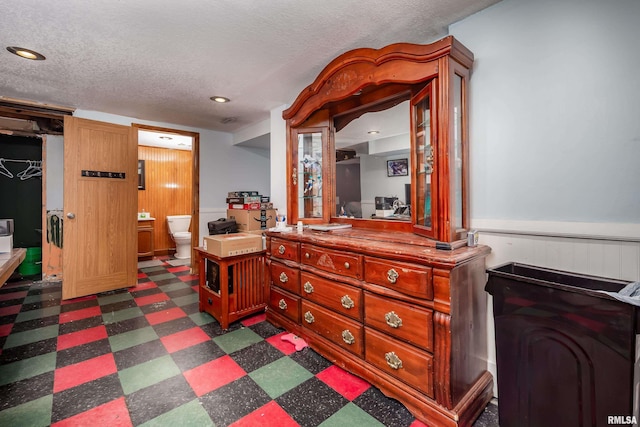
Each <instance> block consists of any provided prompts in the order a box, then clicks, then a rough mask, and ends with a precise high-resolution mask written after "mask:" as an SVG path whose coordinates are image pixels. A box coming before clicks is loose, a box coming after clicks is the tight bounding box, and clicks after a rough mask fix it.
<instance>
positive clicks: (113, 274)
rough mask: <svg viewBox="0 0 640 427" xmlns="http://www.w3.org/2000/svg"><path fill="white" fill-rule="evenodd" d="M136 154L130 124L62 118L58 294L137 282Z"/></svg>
mask: <svg viewBox="0 0 640 427" xmlns="http://www.w3.org/2000/svg"><path fill="white" fill-rule="evenodd" d="M137 158H138V155H137V136H136V134H135V132H134V131H133V128H131V127H129V126H121V125H114V124H109V123H102V122H97V121H93V120H86V119H79V118H75V117H69V116H66V117H65V120H64V215H65V217H64V228H63V241H64V247H63V255H62V256H63V262H62V264H63V270H62V273H63V278H62V298H63V299H69V298H75V297H79V296H83V295H91V294H95V293H98V292H104V291H108V290H113V289H119V288H123V287H128V286H134V285H135V284H136V280H137V241H136V236H137V233H136V227H137V215H136V211H137V205H138V201H137V191H138V190H137V188H138V187H137V185H138V175H137V165H138V163H137Z"/></svg>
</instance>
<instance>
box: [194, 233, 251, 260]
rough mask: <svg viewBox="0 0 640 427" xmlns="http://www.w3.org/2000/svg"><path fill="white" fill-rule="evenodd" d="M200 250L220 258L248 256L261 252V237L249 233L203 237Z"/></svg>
mask: <svg viewBox="0 0 640 427" xmlns="http://www.w3.org/2000/svg"><path fill="white" fill-rule="evenodd" d="M203 240H204V241H203V243H202V248H203V249H204V250H205V251H207V252H209V253H210V254H213V255H216V256H219V257H221V258H224V257H228V256H235V255H244V254H250V253H252V252H260V251H261V250H262V236H260V235H257V234H250V233H232V234H215V235H213V236H205V237H204V239H203Z"/></svg>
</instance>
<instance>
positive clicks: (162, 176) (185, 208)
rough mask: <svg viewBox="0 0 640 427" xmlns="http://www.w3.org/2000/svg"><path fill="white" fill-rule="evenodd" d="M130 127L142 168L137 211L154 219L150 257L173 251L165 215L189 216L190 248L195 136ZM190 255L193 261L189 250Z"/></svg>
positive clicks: (195, 208)
mask: <svg viewBox="0 0 640 427" xmlns="http://www.w3.org/2000/svg"><path fill="white" fill-rule="evenodd" d="M132 126H133V127H134V128H135V129H137V135H138V159H139V160H143V161H144V162H143V163H142V164H143V165H144V167H142V168H139V169H140V170H141V171H142V173H144V175H143V176H141V177H140V182H143V183H144V184H143V185H141V186H140V187H139V190H138V212H140V213H142V212H143V210H144V211H145V213H147V214H148V216H149V217H151V218H154V220H153V221H151V224H152V225H153V241H154V245H153V246H154V249H153V253H154V255H166V254H171V253H173V250H175V242H173V241H172V240H171V237H170V233H169V229H168V225H167V219H166V217H167V216H168V215H185V214H186V215H191V226H190V231H191V247H192V248H193V247H195V246H198V240H199V203H200V202H199V176H200V171H199V162H198V159H199V151H200V149H199V133H196V132H188V131H182V130H176V129H168V128H161V127H155V126H148V125H142V124H136V123H133V124H132ZM187 153H189V154H187ZM185 179H187V180H188V182H187V181H185ZM188 187H189V188H188ZM145 225H148V223H145ZM191 252H192V257H191V259H192V260H193V259H194V256H193V249H192V251H191ZM191 270H192V272H193V273H194V274H197V272H198V266H197V265H194V263H191Z"/></svg>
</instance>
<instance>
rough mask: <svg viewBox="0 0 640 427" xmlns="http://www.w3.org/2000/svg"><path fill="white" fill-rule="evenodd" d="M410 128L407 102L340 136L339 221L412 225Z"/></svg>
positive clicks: (369, 117)
mask: <svg viewBox="0 0 640 427" xmlns="http://www.w3.org/2000/svg"><path fill="white" fill-rule="evenodd" d="M337 119H338V120H339V118H337ZM409 126H410V124H409V101H404V102H401V103H400V104H398V105H396V106H394V107H392V108H389V109H387V110H384V111H379V112H370V113H366V114H363V115H362V116H360V117H358V118H357V119H355V120H353V121H351V122H350V123H349V124H348V125H346V126H345V127H343V128H341V129H339V130H338V131H337V132H336V133H335V145H336V181H335V182H336V188H335V194H336V206H335V211H334V215H335V216H342V217H350V218H366V219H370V218H373V219H387V220H394V221H398V220H400V221H410V220H411V208H410V204H411V173H410V171H411V158H410V157H411V156H410V151H411V137H410V133H409ZM374 132H377V133H374ZM405 166H406V167H405Z"/></svg>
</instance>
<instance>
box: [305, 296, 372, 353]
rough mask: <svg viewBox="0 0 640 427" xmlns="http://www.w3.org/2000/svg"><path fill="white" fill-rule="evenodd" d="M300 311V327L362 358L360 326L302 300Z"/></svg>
mask: <svg viewBox="0 0 640 427" xmlns="http://www.w3.org/2000/svg"><path fill="white" fill-rule="evenodd" d="M301 305H302V307H301V310H300V313H301V316H302V318H301V319H300V321H301V323H302V326H304V327H305V328H307V329H309V330H311V331H313V332H315V333H317V334H318V335H321V336H323V337H324V338H326V339H328V340H330V341H331V342H333V343H335V344H337V345H339V346H340V347H342V348H344V349H345V350H348V351H350V352H352V353H354V354H356V355H357V356H358V357H362V356H363V354H364V353H363V350H364V341H363V330H362V325H361V324H360V323H358V322H355V321H353V320H351V319H348V318H346V317H343V316H340V315H338V314H335V313H332V312H331V311H329V310H327V309H325V308H322V307H320V306H319V305H316V304H314V303H312V302H309V301H305V300H304V299H303V300H302V303H301Z"/></svg>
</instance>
